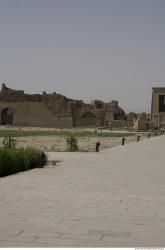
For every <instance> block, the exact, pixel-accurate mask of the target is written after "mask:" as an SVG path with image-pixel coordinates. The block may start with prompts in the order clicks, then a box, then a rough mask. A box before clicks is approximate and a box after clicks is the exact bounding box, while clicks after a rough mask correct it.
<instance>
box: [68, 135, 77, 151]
mask: <svg viewBox="0 0 165 250" xmlns="http://www.w3.org/2000/svg"><path fill="white" fill-rule="evenodd" d="M66 142H67V150H68V151H70V152H77V151H78V150H79V147H78V142H77V138H76V137H74V136H70V137H68V138H67V139H66Z"/></svg>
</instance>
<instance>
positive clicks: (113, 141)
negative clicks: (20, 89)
mask: <svg viewBox="0 0 165 250" xmlns="http://www.w3.org/2000/svg"><path fill="white" fill-rule="evenodd" d="M2 140H3V138H0V141H1V142H2ZM135 140H136V137H134V136H130V137H127V138H126V143H130V142H133V141H135ZM97 141H99V142H100V143H101V146H100V150H103V149H106V148H111V147H114V146H117V145H120V144H121V138H119V137H118V138H116V137H111V138H110V137H99V138H98V137H80V138H78V146H79V151H83V152H91V151H92V152H93V151H95V144H96V142H97ZM16 146H17V147H26V146H33V147H36V148H38V149H41V150H44V151H49V152H60V151H67V143H66V138H64V137H58V136H29V137H18V138H16Z"/></svg>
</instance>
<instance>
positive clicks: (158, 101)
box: [151, 87, 165, 128]
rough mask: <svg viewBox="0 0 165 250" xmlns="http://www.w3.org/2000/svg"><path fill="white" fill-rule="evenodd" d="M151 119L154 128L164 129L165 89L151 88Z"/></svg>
mask: <svg viewBox="0 0 165 250" xmlns="http://www.w3.org/2000/svg"><path fill="white" fill-rule="evenodd" d="M151 117H152V120H153V122H154V127H157V128H165V87H154V88H152V104H151Z"/></svg>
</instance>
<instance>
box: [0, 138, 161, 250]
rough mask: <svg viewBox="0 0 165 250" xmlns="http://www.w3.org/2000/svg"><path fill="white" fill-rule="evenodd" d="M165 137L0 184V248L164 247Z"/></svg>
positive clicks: (64, 161) (64, 158)
mask: <svg viewBox="0 0 165 250" xmlns="http://www.w3.org/2000/svg"><path fill="white" fill-rule="evenodd" d="M164 152H165V136H161V137H160V136H159V137H154V138H150V139H146V140H143V141H140V142H138V143H136V142H135V143H131V144H127V145H125V146H118V147H115V148H111V149H106V150H104V151H101V152H100V153H94V152H93V153H81V152H78V153H67V152H61V153H59V152H58V153H49V159H50V160H59V161H60V162H58V164H57V166H47V167H46V168H43V169H33V170H30V171H27V172H22V173H19V174H16V175H12V176H7V177H4V178H0V246H4V247H42V246H43V247H164V246H165V237H164V232H165V199H164V197H165V164H164Z"/></svg>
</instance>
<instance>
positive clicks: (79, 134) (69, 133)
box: [0, 129, 133, 137]
mask: <svg viewBox="0 0 165 250" xmlns="http://www.w3.org/2000/svg"><path fill="white" fill-rule="evenodd" d="M9 134H10V135H11V136H12V137H28V136H60V137H69V136H72V135H73V136H75V137H96V136H101V137H123V136H131V135H133V133H124V132H123V133H119V132H109V131H106V132H100V131H98V132H97V134H96V133H95V130H93V131H87V130H86V131H85V130H84V131H72V130H67V129H63V131H62V132H61V131H60V130H59V131H58V130H0V137H6V136H8V135H9Z"/></svg>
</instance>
